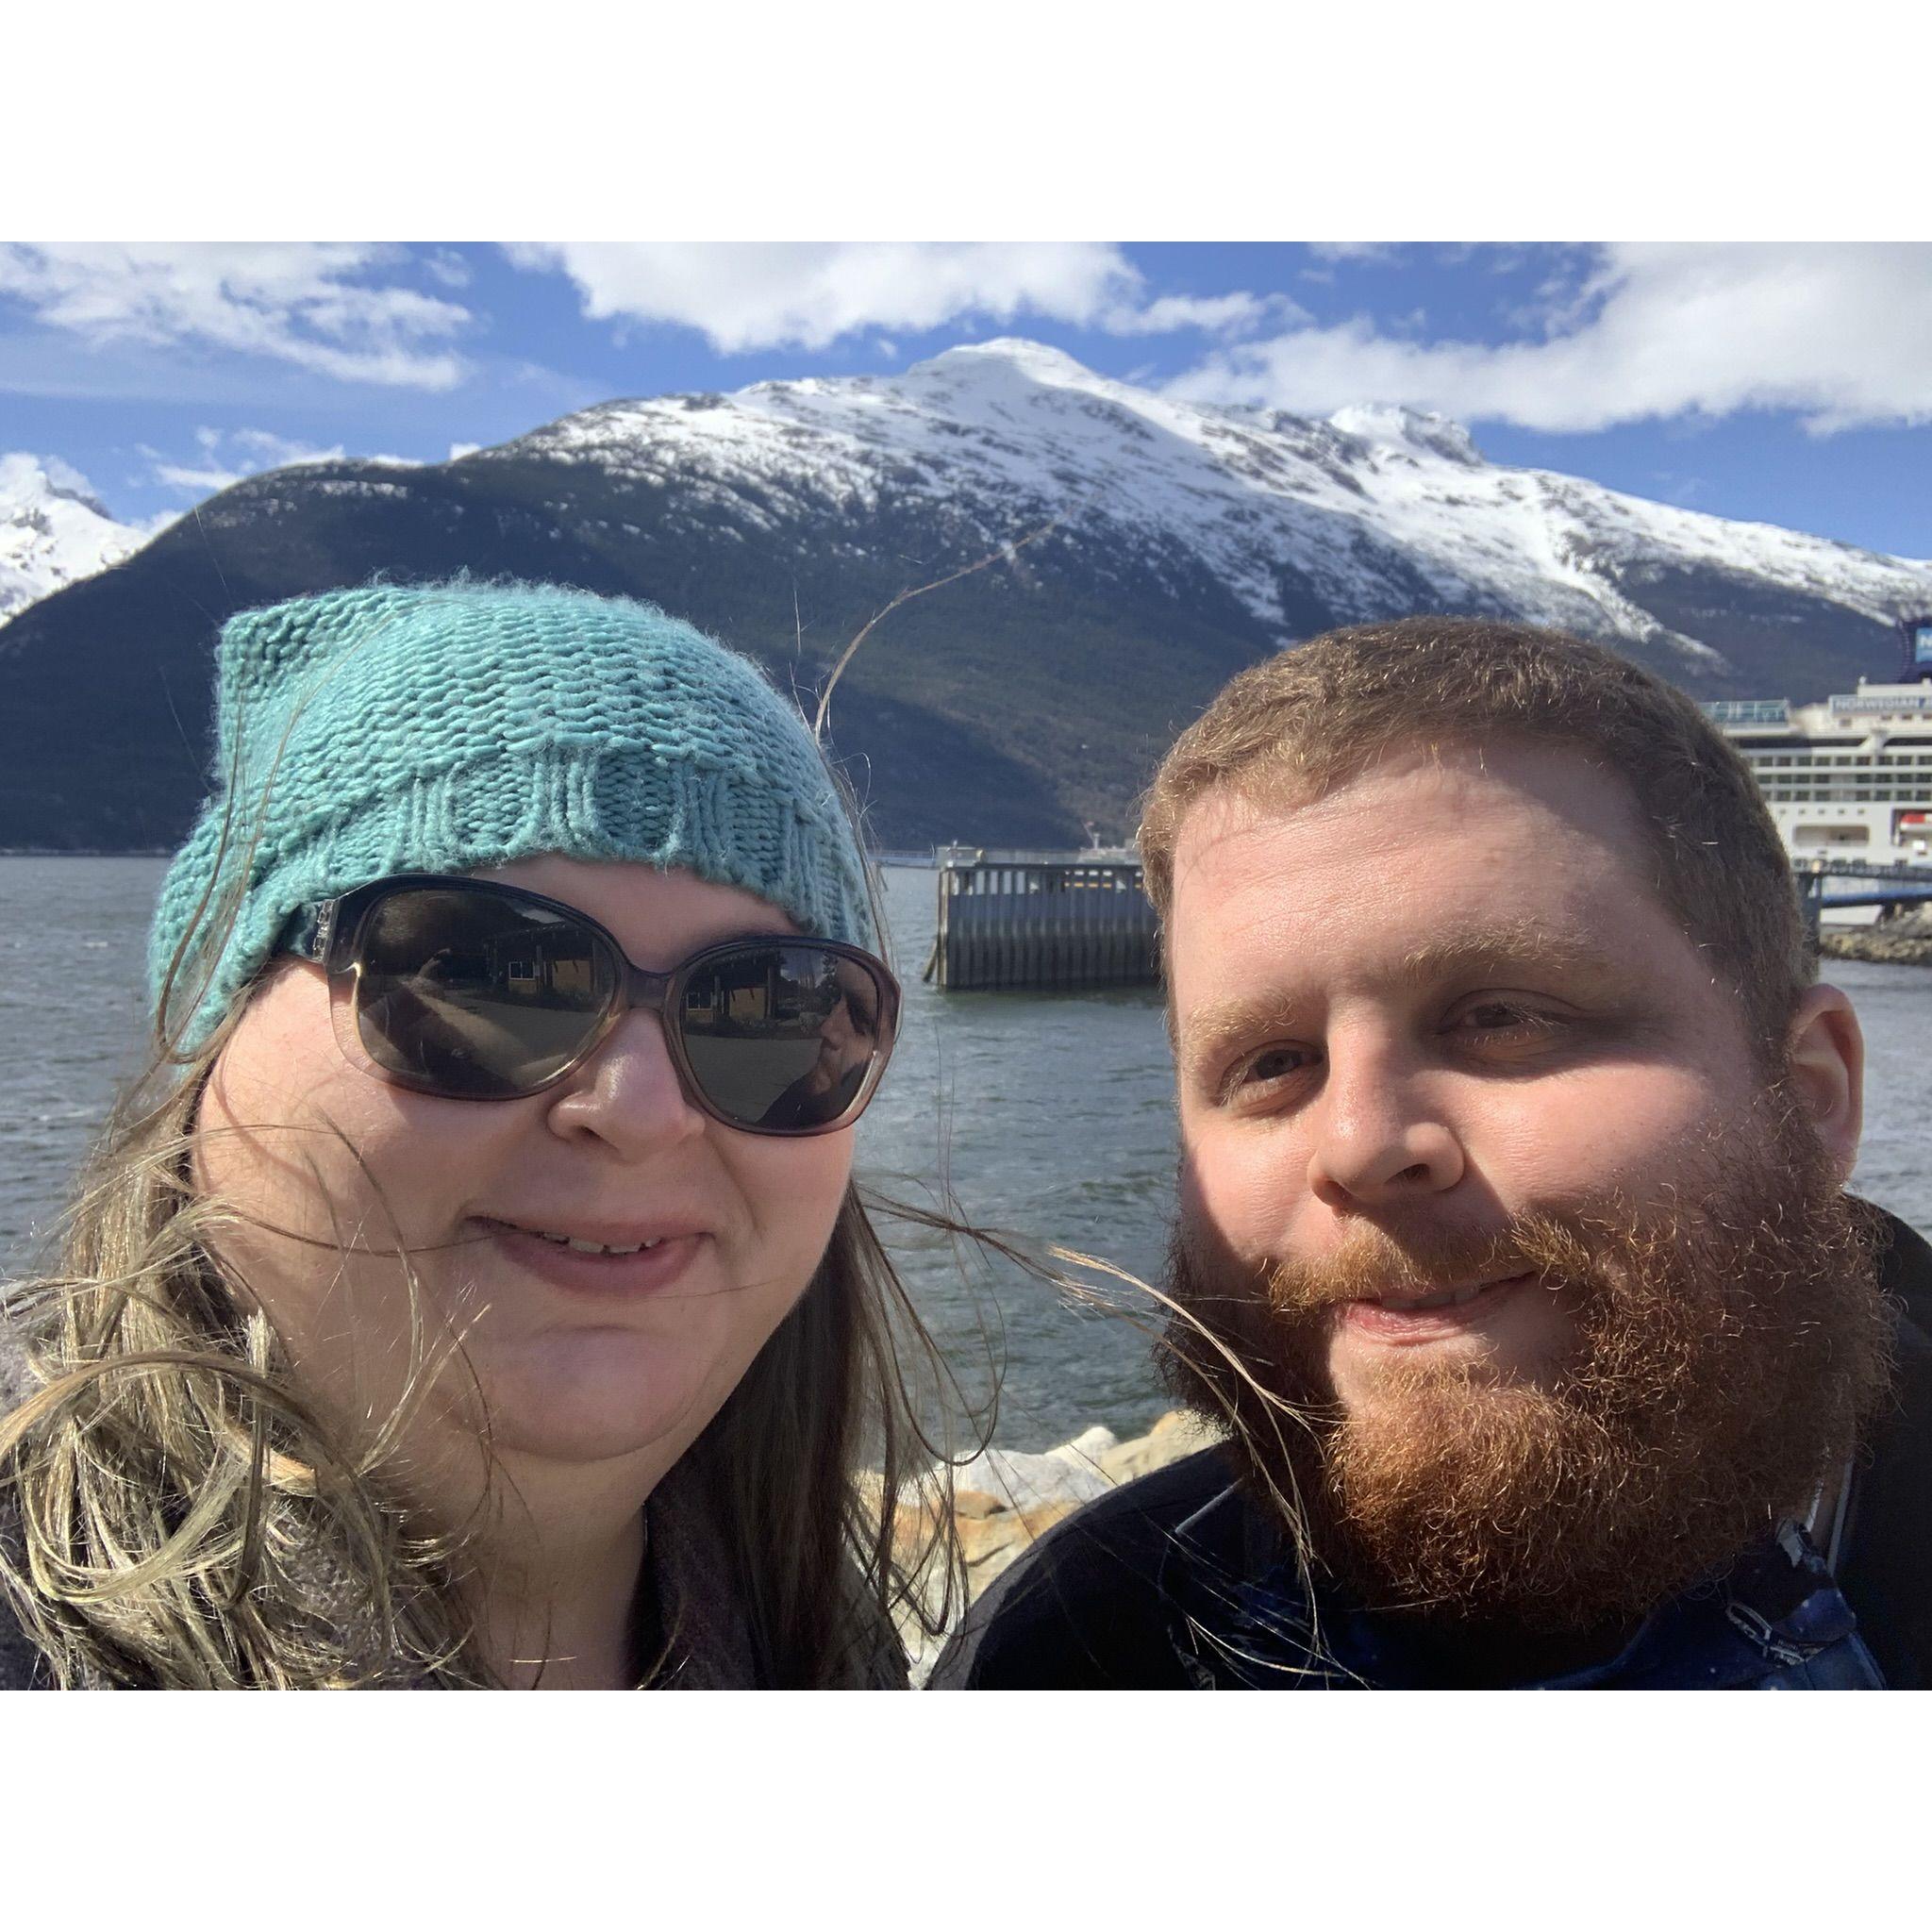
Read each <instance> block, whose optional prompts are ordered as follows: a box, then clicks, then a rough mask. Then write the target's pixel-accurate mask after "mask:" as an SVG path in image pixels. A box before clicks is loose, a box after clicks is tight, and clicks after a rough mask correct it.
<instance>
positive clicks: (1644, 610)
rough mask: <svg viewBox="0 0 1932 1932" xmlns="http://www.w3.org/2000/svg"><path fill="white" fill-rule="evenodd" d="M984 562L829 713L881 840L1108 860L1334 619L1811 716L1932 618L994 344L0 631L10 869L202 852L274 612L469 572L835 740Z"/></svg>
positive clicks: (262, 546) (98, 590) (1743, 528)
mask: <svg viewBox="0 0 1932 1932" xmlns="http://www.w3.org/2000/svg"><path fill="white" fill-rule="evenodd" d="M1029 536H1031V537H1032V538H1033V541H1029V542H1027V543H1026V544H1025V546H1024V548H1022V549H1020V550H1019V551H1018V552H1017V553H1014V552H1013V550H1012V546H1013V545H1014V544H1015V542H1016V541H1017V540H1019V539H1021V538H1023V537H1029ZM990 555H998V556H1000V558H1001V561H1000V562H999V563H998V564H997V565H996V566H995V567H993V568H990V569H987V570H983V571H980V572H978V573H975V574H974V575H970V576H966V577H962V578H961V579H959V580H958V581H957V582H955V583H952V584H949V585H947V587H946V588H945V589H944V590H942V591H935V592H934V593H933V594H931V595H929V596H925V597H922V598H919V599H916V600H914V601H912V602H909V603H908V604H906V605H904V606H903V607H902V608H899V609H897V610H895V611H894V612H893V614H892V616H891V619H890V621H889V622H887V623H886V624H884V625H880V626H879V628H878V629H877V631H875V632H874V634H873V635H872V637H871V638H870V639H869V640H868V641H867V643H866V645H865V647H864V649H863V650H861V651H860V652H859V654H858V657H857V658H855V659H854V661H853V663H852V666H851V668H850V670H849V671H848V672H847V673H846V674H845V675H844V676H843V678H842V679H841V682H840V684H839V687H838V691H837V693H836V695H835V697H834V700H833V703H832V708H831V722H832V736H833V739H834V741H835V744H836V748H837V750H838V751H839V753H840V754H841V756H842V757H844V758H845V759H846V760H847V761H848V766H849V769H850V771H851V774H852V775H853V777H854V779H855V782H856V783H857V784H858V786H859V788H860V790H861V791H864V792H865V793H866V794H867V795H868V796H869V798H870V800H871V802H872V805H873V808H874V821H875V823H874V834H875V836H877V837H878V838H879V839H880V841H881V842H882V843H887V844H894V845H899V844H913V843H921V842H924V841H926V840H928V839H934V840H939V839H952V838H960V839H965V840H968V841H980V842H1024V843H1038V842H1049V841H1070V842H1078V841H1080V840H1081V839H1082V837H1083V836H1084V832H1085V830H1086V828H1087V827H1088V826H1090V825H1091V826H1093V827H1094V828H1096V829H1099V830H1101V831H1103V832H1105V833H1108V834H1112V835H1115V836H1118V835H1119V834H1120V833H1122V832H1124V830H1125V829H1126V828H1127V826H1128V824H1130V821H1131V814H1132V804H1133V798H1134V795H1135V793H1136V792H1137V791H1138V790H1139V788H1140V786H1141V784H1142V783H1144V781H1145V778H1146V776H1147V775H1148V774H1149V772H1150V771H1151V769H1152V765H1153V763H1154V761H1155V760H1156V759H1157V758H1158V755H1159V753H1160V751H1161V750H1162V749H1164V747H1165V745H1166V743H1167V742H1168V741H1171V739H1172V737H1173V735H1174V732H1175V731H1177V730H1178V729H1179V728H1180V727H1181V726H1182V725H1184V724H1187V723H1188V722H1189V720H1190V719H1191V717H1192V716H1193V715H1194V714H1195V713H1196V712H1198V710H1199V708H1201V706H1202V705H1203V704H1204V703H1205V702H1206V701H1207V699H1208V697H1209V696H1210V695H1211V694H1212V692H1213V691H1215V690H1216V689H1218V688H1219V686H1220V684H1221V683H1223V682H1224V680H1225V678H1226V677H1227V676H1228V675H1231V674H1232V673H1233V672H1234V671H1236V670H1239V669H1241V667H1242V666H1243V665H1245V664H1247V663H1251V662H1253V661H1255V660H1256V659H1257V658H1260V657H1263V656H1265V655H1267V654H1268V653H1269V652H1271V651H1273V650H1275V649H1279V648H1281V647H1283V646H1284V645H1288V644H1291V643H1292V642H1295V641H1299V640H1300V639H1303V638H1306V637H1307V636H1309V635H1312V634H1313V633H1314V632H1316V631H1318V630H1322V629H1326V628H1330V627H1332V626H1333V625H1338V624H1342V623H1351V622H1361V621H1368V620H1374V619H1378V618H1387V617H1394V616H1401V615H1408V614H1411V613H1413V612H1416V611H1432V610H1433V611H1440V612H1444V613H1472V614H1490V615H1496V616H1505V617H1512V618H1521V619H1524V620H1527V621H1531V622H1538V623H1545V624H1553V625H1557V626H1559V627H1562V628H1566V629H1571V630H1574V631H1578V632H1580V633H1581V634H1583V635H1586V636H1591V637H1595V638H1597V639H1599V640H1601V641H1605V642H1607V643H1609V644H1611V645H1613V646H1614V647H1615V648H1618V649H1620V650H1623V651H1624V652H1626V653H1627V654H1628V655H1630V656H1632V657H1633V658H1638V659H1639V660H1640V661H1642V662H1644V663H1647V664H1649V665H1651V666H1652V668H1654V669H1657V670H1658V671H1660V672H1662V673H1663V675H1666V676H1668V677H1671V678H1672V679H1673V680H1674V681H1675V682H1677V683H1679V684H1680V685H1682V686H1684V687H1685V688H1686V689H1688V690H1691V691H1693V692H1695V693H1696V694H1698V695H1702V696H1728V695H1777V694H1779V691H1780V688H1785V689H1784V694H1787V695H1790V696H1793V697H1802V696H1807V695H1817V694H1820V689H1821V687H1822V686H1824V685H1825V684H1827V683H1833V682H1836V683H1837V685H1838V688H1843V685H1844V684H1846V683H1848V682H1849V681H1850V679H1851V677H1852V676H1854V675H1856V674H1857V671H1859V670H1865V671H1872V672H1879V673H1883V672H1885V671H1886V670H1888V669H1889V667H1890V656H1891V650H1892V646H1891V642H1890V637H1889V636H1888V634H1887V631H1886V625H1887V624H1888V623H1889V622H1890V619H1891V618H1892V617H1894V616H1896V615H1898V614H1900V612H1901V610H1902V609H1903V608H1904V607H1905V606H1906V605H1907V604H1910V603H1915V602H1926V603H1932V563H1923V562H1919V561H1916V560H1914V559H1909V558H1885V557H1882V556H1879V555H1876V554H1875V553H1871V552H1864V551H1859V550H1857V548H1856V547H1855V546H1852V545H1848V544H1842V543H1837V542H1834V541H1830V540H1826V539H1822V538H1815V537H1809V536H1806V535H1805V534H1804V533H1802V532H1793V531H1784V530H1780V529H1778V528H1776V527H1775V526H1773V525H1752V524H1740V523H1731V522H1727V521H1725V520H1724V519H1720V518H1715V517H1711V516H1708V515H1707V514H1706V513H1703V512H1697V511H1690V510H1682V509H1676V508H1671V507H1669V506H1664V505H1660V504H1654V503H1650V502H1648V501H1647V500H1645V499H1641V498H1637V497H1631V496H1627V495H1624V494H1621V493H1619V492H1617V491H1609V490H1607V489H1605V488H1603V487H1602V486H1599V485H1596V484H1592V483H1588V482H1585V481H1583V480H1581V479H1578V478H1574V477H1566V476H1563V475H1559V474H1557V473H1555V472H1547V471H1534V470H1514V469H1508V468H1505V467H1502V466H1498V465H1494V464H1491V463H1489V462H1488V461H1487V460H1486V459H1485V458H1483V457H1482V455H1481V452H1480V450H1479V449H1478V448H1477V446H1476V444H1475V442H1474V440H1473V439H1472V438H1471V437H1470V436H1469V434H1468V432H1467V431H1466V430H1464V429H1463V428H1462V427H1461V425H1457V424H1454V423H1452V422H1449V421H1448V420H1447V419H1445V418H1441V417H1431V416H1427V415H1425V414H1422V413H1419V412H1416V411H1412V410H1404V409H1395V408H1379V407H1375V406H1368V405H1364V406H1358V407H1357V408H1351V409H1343V410H1339V411H1337V412H1336V413H1335V415H1334V416H1332V417H1330V418H1325V419H1324V418H1311V417H1298V416H1293V415H1291V414H1289V413H1288V412H1285V411H1280V410H1269V409H1258V408H1245V407H1237V408H1222V407H1218V406H1204V405H1201V404H1197V403H1192V402H1189V401H1186V400H1185V399H1181V398H1177V397H1174V396H1169V395H1164V394H1161V393H1159V392H1158V391H1150V390H1144V389H1139V388H1136V387H1135V386H1133V385H1131V384H1127V383H1123V382H1120V381H1118V380H1116V379H1114V378H1111V377H1108V376H1104V375H1097V374H1096V373H1095V372H1093V371H1091V370H1088V369H1086V368H1084V367H1083V365H1081V364H1079V363H1078V362H1077V361H1075V360H1074V358H1071V357H1068V356H1066V355H1065V354H1064V353H1063V352H1061V351H1059V350H1056V349H1052V348H1049V347H1046V346H1044V345H1041V344H1038V343H1031V342H1026V341H1021V340H1018V339H1011V338H1002V339H997V340H995V341H990V342H984V343H977V344H972V345H965V346H961V347H958V348H955V349H951V350H948V351H946V352H944V353H943V354H941V356H938V357H935V358H930V359H929V360H927V361H925V362H922V363H918V364H915V365H913V366H912V367H911V368H910V369H908V370H907V371H905V372H904V373H903V374H901V375H857V376H840V377H808V378H805V379H802V380H799V381H779V382H764V383H758V384H754V385H752V386H750V387H749V388H747V389H743V390H740V391H734V392H731V393H728V394H725V393H700V394H683V395H668V396H657V397H634V398H620V399H614V400H612V401H609V402H606V403H601V404H597V405H594V406H592V407H591V408H588V409H585V410H580V411H577V412H575V413H574V414H572V415H569V416H566V417H562V418H559V419H558V420H557V421H556V422H554V423H549V424H544V425H540V426H539V427H537V428H535V429H532V430H531V431H529V432H527V433H525V434H524V435H522V436H518V437H514V438H511V439H509V440H508V441H505V442H502V443H498V444H493V445H491V446H489V447H487V448H482V449H477V450H474V451H470V452H467V453H466V454H464V455H463V456H461V457H459V458H453V459H452V460H451V461H449V462H446V463H441V464H425V465H422V466H418V467H414V468H407V467H401V466H397V465H395V464H393V463H385V464H378V463H359V462H351V461H340V460H339V461H311V462H308V463H305V464H303V465H301V466H300V467H299V468H291V469H288V470H283V471H277V472H274V473H270V474H268V475H259V476H255V477H250V478H247V479H245V480H244V481H243V482H242V483H240V484H237V485H235V486H233V487H232V488H230V489H229V490H226V491H223V492H221V493H220V494H219V495H217V496H216V497H214V498H212V499H210V500H209V501H208V503H206V504H204V505H203V506H201V508H200V511H199V514H198V515H197V517H196V518H194V519H192V520H188V521H186V522H184V523H181V524H176V525H174V526H173V527H172V528H171V529H169V530H167V531H164V532H163V533H162V534H161V535H160V536H158V537H157V538H156V539H155V540H154V541H152V542H150V543H149V544H148V545H147V546H146V547H145V548H144V549H142V551H140V552H139V553H137V554H136V555H135V556H134V557H132V558H129V559H127V560H126V561H124V562H122V563H120V564H119V565H117V566H116V567H114V568H112V569H110V570H108V571H107V572H106V573H104V574H102V575H96V576H93V577H90V578H86V579H83V580H82V581H80V582H77V583H75V584H72V585H70V586H68V587H67V588H65V589H63V590H60V591H56V592H54V593H53V594H52V595H50V596H48V597H46V598H45V599H43V600H42V601H41V602H39V603H37V604H35V605H33V606H31V607H29V608H27V609H25V610H24V611H22V612H20V613H19V614H18V615H16V616H15V617H14V619H13V621H12V622H11V623H10V624H7V625H0V844H28V843H51V844H56V845H58V844H62V843H88V844H94V845H102V844H110V843H113V842H114V841H116V840H117V839H118V840H127V841H132V842H137V843H156V844H165V843H167V842H170V841H171V840H172V839H174V838H176V837H178V836H179V834H180V830H181V829H183V828H185V824H186V820H187V817H188V815H189V814H190V813H191V812H192V806H193V802H194V799H195V798H196V797H197V796H198V795H199V791H200V790H201V787H202V785H203V783H204V782H205V770H204V767H205V762H206V758H207V749H206V739H207V693H206V681H207V675H208V653H209V650H210V648H211V644H212V639H213V634H214V630H215V628H216V627H217V626H218V625H219V623H220V622H221V620H222V619H223V618H224V617H225V616H226V615H227V614H228V613H229V612H230V611H232V610H234V609H238V608H246V607H247V605H249V604H251V603H260V602H266V601H273V600H274V599H275V598H278V597H283V596H289V595H295V594H301V593H304V592H307V591H315V590H320V589H324V588H327V587H330V586H332V585H337V584H341V583H349V582H357V581H362V580H365V579H366V578H367V577H369V576H371V575H392V576H396V577H399V578H401V579H405V580H408V579H418V578H426V577H433V576H436V575H448V574H449V573H451V572H452V571H455V570H459V569H467V570H470V571H472V572H475V573H476V574H479V575H493V574H509V575H529V576H539V577H545V578H549V579H551V580H556V581H563V582H572V583H579V584H581V585H582V586H583V587H584V588H586V589H590V590H594V591H603V592H606V593H621V594H628V595H640V596H644V597H647V598H650V599H651V600H653V601H655V602H658V603H660V604H662V605H664V606H665V607H666V608H669V609H672V610H675V611H677V612H678V613H679V614H682V615H686V616H689V617H691V619H692V620H693V621H695V622H698V623H700V624H702V625H705V627H707V628H708V629H711V630H713V631H714V632H716V633H717V634H719V635H720V636H722V637H724V639H725V641H727V642H731V643H733V644H736V645H738V646H739V647H741V648H744V649H747V650H749V651H751V652H752V653H753V654H754V655H755V656H757V657H758V658H759V659H760V660H761V661H762V662H763V663H764V664H765V666H766V668H767V670H768V671H769V672H770V673H771V674H772V675H773V676H774V680H775V681H776V682H778V683H779V685H780V686H781V688H789V689H791V690H792V691H795V692H797V693H798V695H799V696H800V699H801V702H802V704H803V705H804V706H805V708H808V709H809V707H810V704H811V701H812V698H813V696H814V694H815V692H816V691H817V690H818V689H819V687H820V686H821V685H822V684H823V682H824V678H825V676H826V675H827V674H828V672H829V668H830V666H831V664H832V663H833V662H834V661H835V659H836V658H837V656H838V654H839V653H840V652H841V650H842V648H843V646H844V644H845V642H846V641H848V640H849V639H850V638H851V637H852V636H853V635H855V634H856V633H857V632H858V629H859V628H860V627H861V626H862V625H864V624H865V622H866V621H867V620H868V619H869V618H871V617H872V616H873V615H874V614H875V613H876V612H877V611H878V610H880V609H882V608H885V607H886V606H887V605H888V604H890V603H891V600H892V599H893V598H894V597H896V596H898V595H900V594H901V593H902V592H904V591H908V590H911V589H916V588H918V587H919V586H920V585H922V584H925V583H929V582H932V581H933V580H935V579H938V578H941V577H944V576H946V575H949V574H951V573H954V572H957V571H959V570H962V569H963V568H964V567H965V566H967V565H969V564H971V563H973V562H975V561H977V560H979V559H981V558H986V557H988V556H990ZM82 724H85V725H86V726H87V727H88V728H87V729H86V730H81V729H79V728H78V727H80V726H81V725H82ZM62 748H64V749H65V751H66V752H67V753H69V754H70V755H69V756H66V757H65V758H61V757H57V756H56V755H55V753H56V751H57V750H60V749H62ZM83 834H84V835H85V836H83Z"/></svg>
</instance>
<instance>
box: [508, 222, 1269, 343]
mask: <svg viewBox="0 0 1932 1932" xmlns="http://www.w3.org/2000/svg"><path fill="white" fill-rule="evenodd" d="M508 252H509V257H510V259H511V260H512V261H514V262H515V263H516V264H517V266H518V267H520V268H524V269H531V270H557V271H560V272H561V273H563V274H564V275H568V276H569V277H570V278H571V280H572V281H573V282H575V284H576V288H577V293H578V296H579V298H580V300H581V302H582V304H583V311H584V313H585V314H586V315H587V316H589V317H590V318H591V320H592V321H611V320H629V321H635V322H668V323H676V324H681V325H684V326H685V327H687V328H694V329H699V330H702V331H703V333H704V334H705V335H706V336H707V337H708V338H709V340H710V342H711V346H712V347H713V348H714V349H716V350H718V351H719V352H720V353H721V354H725V355H731V354H739V353H742V352H744V351H746V350H751V349H764V348H777V347H795V348H804V349H823V348H824V347H826V346H827V345H828V344H829V343H831V342H834V341H837V340H838V339H839V338H840V337H841V336H844V335H848V334H850V333H852V332H853V331H854V330H858V329H864V328H873V329H880V330H888V331H890V330H906V331H910V332H913V333H918V332H921V331H924V330H926V329H933V328H938V327H940V326H941V325H944V324H946V323H950V322H958V321H961V320H965V319H967V318H973V319H975V320H991V321H994V322H998V323H1007V322H1010V321H1012V320H1013V319H1014V318H1015V317H1017V316H1021V315H1038V316H1045V317H1048V318H1050V319H1052V320H1055V321H1058V322H1066V323H1072V324H1074V325H1077V326H1081V327H1091V328H1100V329H1105V330H1108V332H1110V333H1114V334H1123V335H1126V334H1141V333H1147V332H1166V331H1170V330H1174V329H1182V328H1201V329H1209V330H1213V331H1216V332H1227V331H1233V330H1237V329H1240V328H1242V327H1248V326H1253V325H1256V324H1257V323H1258V322H1259V321H1260V320H1261V319H1263V318H1264V317H1266V316H1267V315H1268V314H1269V313H1270V312H1271V304H1270V303H1269V302H1268V301H1266V300H1264V299H1263V298H1259V297H1257V296H1253V295H1248V294H1243V293H1231V294H1227V295H1216V296H1208V297H1194V296H1181V295H1171V296H1162V297H1159V298H1158V299H1157V300H1154V301H1151V302H1150V301H1149V300H1148V299H1147V296H1146V288H1145V278H1144V277H1143V276H1142V275H1141V272H1140V271H1139V270H1138V269H1137V268H1135V266H1134V265H1133V263H1132V262H1131V261H1129V260H1128V259H1127V258H1126V256H1125V255H1124V254H1123V253H1122V251H1121V250H1120V249H1119V248H1117V247H1115V246H1113V245H1112V244H1110V243H1106V242H531V243H525V244H519V245H516V246H512V247H511V248H510V249H509V251H508Z"/></svg>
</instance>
